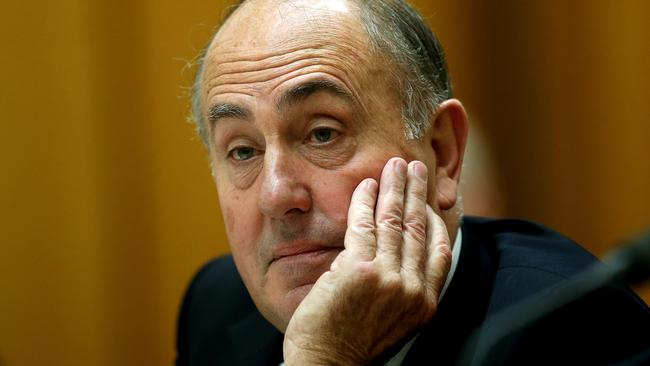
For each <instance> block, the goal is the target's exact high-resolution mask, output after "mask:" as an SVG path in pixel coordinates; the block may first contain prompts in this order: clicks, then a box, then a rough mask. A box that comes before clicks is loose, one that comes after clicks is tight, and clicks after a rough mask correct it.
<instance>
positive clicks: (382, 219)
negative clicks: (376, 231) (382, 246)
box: [377, 207, 402, 231]
mask: <svg viewBox="0 0 650 366" xmlns="http://www.w3.org/2000/svg"><path fill="white" fill-rule="evenodd" d="M377 226H378V227H381V228H382V229H386V230H391V231H402V210H401V209H399V208H397V207H394V208H392V209H390V210H387V211H386V212H384V213H382V214H381V215H380V216H379V217H378V218H377Z"/></svg>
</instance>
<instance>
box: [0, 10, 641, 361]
mask: <svg viewBox="0 0 650 366" xmlns="http://www.w3.org/2000/svg"><path fill="white" fill-rule="evenodd" d="M230 3H231V2H229V1H215V0H185V1H177V0H174V1H172V0H157V1H152V0H141V1H126V0H110V1H109V0H92V1H88V0H65V1H63V0H53V1H18V0H8V1H7V0H5V1H4V2H3V7H2V8H3V11H2V14H0V44H1V45H2V51H0V74H1V75H2V77H1V78H0V113H1V114H0V120H1V121H2V122H1V129H0V159H1V160H0V169H1V173H0V174H1V175H0V215H1V216H0V249H1V252H0V291H1V292H0V294H1V295H0V296H1V297H0V365H4V366H18V365H52V366H59V365H99V366H101V365H169V364H171V363H172V362H173V358H174V338H175V335H174V332H175V322H176V314H177V311H178V305H179V302H180V300H181V296H182V294H183V291H184V289H185V286H186V285H187V283H188V281H189V280H190V278H191V276H192V275H193V274H194V272H195V271H196V270H197V269H198V268H199V266H200V265H201V264H202V263H204V262H205V261H207V260H208V259H210V258H212V257H214V256H216V255H219V254H223V253H226V252H227V251H228V247H227V242H226V239H225V236H224V231H223V228H222V224H221V217H220V214H219V210H218V198H217V195H216V190H215V188H214V187H213V183H212V180H211V177H210V172H209V169H208V163H207V157H206V154H205V151H204V150H203V147H202V146H201V143H200V141H199V139H198V138H197V137H195V135H194V132H193V127H192V126H191V125H190V124H189V123H187V122H186V117H187V115H188V103H187V98H186V96H187V95H186V94H187V88H188V87H189V86H190V85H191V82H192V77H193V75H194V69H193V68H191V62H192V60H193V58H194V57H195V56H196V55H197V54H198V52H199V50H200V49H201V48H202V47H204V46H205V45H206V43H207V41H208V39H209V37H210V34H211V33H212V30H213V29H214V26H215V25H216V24H218V23H219V21H220V19H221V18H222V15H223V14H224V9H225V8H226V7H227V6H228V5H229V4H230ZM414 3H415V5H416V7H418V8H419V9H420V10H422V12H423V13H424V14H425V15H426V17H427V19H428V20H429V21H430V23H431V24H432V26H433V29H434V31H436V32H437V34H438V35H439V36H440V38H441V40H442V42H443V45H444V46H445V48H446V52H447V56H448V61H449V65H450V70H451V75H452V79H453V81H454V86H455V93H456V96H457V97H458V98H460V99H461V100H462V101H463V102H464V103H465V105H466V107H467V109H468V111H469V113H470V117H471V119H472V121H471V123H472V126H471V130H470V135H471V139H472V141H473V144H474V145H473V147H472V151H471V152H470V153H469V158H468V162H467V163H466V170H467V174H466V177H465V181H466V187H465V188H466V192H465V194H464V199H465V204H466V207H467V211H469V212H470V213H482V214H488V215H494V216H515V217H524V218H528V219H531V220H535V221H538V222H541V223H543V224H545V225H548V226H551V227H553V228H555V229H557V230H559V231H561V232H563V233H565V234H567V235H569V236H570V237H572V238H574V239H575V240H577V241H579V242H580V243H582V244H583V245H584V246H585V247H587V248H588V249H589V250H591V251H592V252H593V253H595V254H596V255H599V256H602V255H603V254H604V253H605V252H607V250H608V249H610V248H611V247H612V246H613V245H615V244H616V243H618V242H620V241H621V240H623V239H626V238H628V237H629V236H630V235H633V234H635V233H638V232H640V231H642V230H644V229H647V228H648V225H650V189H649V188H650V164H649V163H648V161H649V157H650V143H649V141H650V119H649V117H650V102H648V96H649V95H650V67H649V65H650V42H649V39H650V22H648V14H650V2H647V1H644V0H620V1H613V0H612V1H591V0H583V1H559V0H556V1H536V2H534V1H526V2H523V1H514V0H508V1H498V2H478V1H469V0H461V1H453V2H450V1H442V0H439V1H415V2H414ZM637 291H638V292H639V293H641V294H642V295H643V296H644V298H645V300H646V302H647V301H648V300H649V299H650V288H649V287H648V286H645V287H640V288H637Z"/></svg>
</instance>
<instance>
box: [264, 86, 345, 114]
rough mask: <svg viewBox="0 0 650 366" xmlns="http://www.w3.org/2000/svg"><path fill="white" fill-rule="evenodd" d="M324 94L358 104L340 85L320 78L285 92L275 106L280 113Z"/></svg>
mask: <svg viewBox="0 0 650 366" xmlns="http://www.w3.org/2000/svg"><path fill="white" fill-rule="evenodd" d="M323 92H324V93H328V94H330V95H333V96H335V97H337V98H340V99H342V100H344V101H345V102H346V103H348V104H353V105H356V104H357V103H355V100H354V98H353V97H352V94H351V93H349V92H348V91H347V90H345V88H343V87H341V86H340V85H338V83H336V82H334V81H332V80H328V79H323V78H318V79H315V80H308V81H306V82H303V83H300V84H298V85H295V86H294V87H292V88H290V89H289V90H287V91H285V92H284V93H282V95H280V96H279V97H278V98H277V99H276V101H275V105H276V108H277V110H278V111H282V110H283V109H284V108H286V107H289V106H292V105H295V104H298V103H300V102H303V101H305V100H306V99H307V98H309V97H310V96H312V95H314V94H316V93H323Z"/></svg>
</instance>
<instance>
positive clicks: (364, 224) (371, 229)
mask: <svg viewBox="0 0 650 366" xmlns="http://www.w3.org/2000/svg"><path fill="white" fill-rule="evenodd" d="M349 230H350V231H351V232H352V233H353V234H357V235H361V236H369V235H374V234H375V225H374V224H373V222H372V221H369V220H359V221H357V222H354V223H353V224H352V225H350V227H349Z"/></svg>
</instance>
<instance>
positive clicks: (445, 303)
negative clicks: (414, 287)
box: [403, 224, 496, 366]
mask: <svg viewBox="0 0 650 366" xmlns="http://www.w3.org/2000/svg"><path fill="white" fill-rule="evenodd" d="M462 230H463V244H462V247H461V254H460V258H459V262H458V267H457V269H456V273H455V274H454V278H453V279H452V281H451V283H450V284H449V288H448V289H447V292H446V293H445V296H444V297H443V299H442V301H441V302H440V304H439V307H438V311H437V313H436V315H435V316H434V318H433V320H432V321H431V322H430V323H429V324H427V325H426V326H425V327H424V328H423V329H422V330H421V331H420V336H419V337H418V339H417V340H416V341H415V343H414V344H413V347H412V348H411V350H410V351H409V353H408V355H407V356H406V358H405V360H404V363H403V365H404V366H407V365H421V364H423V362H424V363H431V362H435V364H438V365H450V364H454V363H456V361H457V358H458V354H459V353H460V352H461V349H462V347H463V346H464V344H465V342H466V340H467V338H468V337H469V335H470V334H471V332H472V331H473V330H474V329H475V328H476V326H478V325H479V324H480V323H481V322H482V321H483V320H484V319H485V316H486V313H487V308H488V305H489V301H490V294H491V289H492V285H493V281H494V276H495V273H496V267H495V265H494V261H493V259H492V258H491V257H492V256H491V255H490V253H489V251H488V247H489V246H488V245H485V244H487V243H483V242H482V241H485V240H486V239H484V238H481V237H477V236H476V233H472V232H471V231H470V230H466V227H465V225H464V224H463V226H462Z"/></svg>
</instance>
